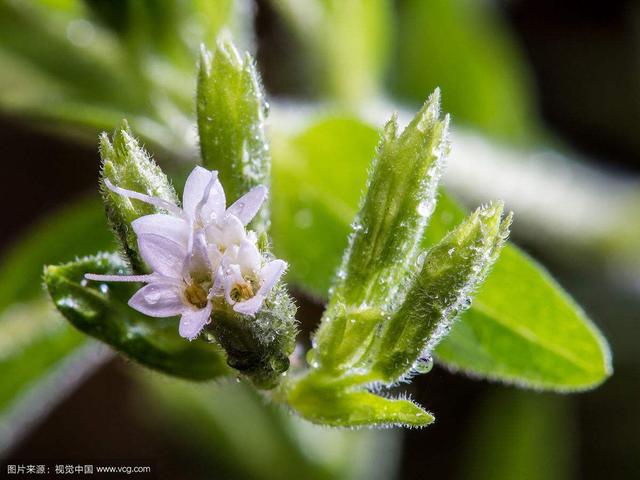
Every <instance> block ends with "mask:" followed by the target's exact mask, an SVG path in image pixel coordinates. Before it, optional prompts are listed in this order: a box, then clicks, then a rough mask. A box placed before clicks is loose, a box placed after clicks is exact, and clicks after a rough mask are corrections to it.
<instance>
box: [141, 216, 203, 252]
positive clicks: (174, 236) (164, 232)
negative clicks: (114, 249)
mask: <svg viewBox="0 0 640 480" xmlns="http://www.w3.org/2000/svg"><path fill="white" fill-rule="evenodd" d="M131 226H132V227H133V231H134V232H136V235H138V236H140V235H148V234H152V235H159V236H161V237H165V238H167V239H169V240H172V241H173V242H175V243H178V244H180V245H184V246H185V248H186V246H187V242H188V240H189V230H190V229H191V227H190V225H189V223H188V222H187V221H186V220H184V219H182V218H178V217H175V216H173V215H164V214H162V213H155V214H152V215H144V216H142V217H139V218H136V219H135V220H134V221H133V222H131Z"/></svg>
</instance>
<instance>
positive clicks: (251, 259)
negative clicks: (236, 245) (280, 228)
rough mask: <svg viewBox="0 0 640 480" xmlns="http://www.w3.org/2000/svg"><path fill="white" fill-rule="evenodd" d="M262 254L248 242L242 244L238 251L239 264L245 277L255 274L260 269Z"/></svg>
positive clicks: (244, 241)
mask: <svg viewBox="0 0 640 480" xmlns="http://www.w3.org/2000/svg"><path fill="white" fill-rule="evenodd" d="M260 261H261V258H260V252H259V251H258V247H256V246H255V245H254V244H253V243H251V242H250V241H248V240H246V239H245V240H243V241H242V242H240V249H239V250H238V256H237V262H238V265H240V270H242V274H243V275H250V274H254V273H255V272H257V271H258V269H259V268H260Z"/></svg>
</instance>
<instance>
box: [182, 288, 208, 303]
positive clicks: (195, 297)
mask: <svg viewBox="0 0 640 480" xmlns="http://www.w3.org/2000/svg"><path fill="white" fill-rule="evenodd" d="M184 296H185V298H186V300H187V302H189V303H190V304H191V305H193V306H194V307H197V308H204V307H206V306H207V302H208V299H207V290H206V289H205V288H204V287H203V286H202V285H201V284H200V283H196V282H193V283H190V284H189V285H188V286H187V288H185V289H184Z"/></svg>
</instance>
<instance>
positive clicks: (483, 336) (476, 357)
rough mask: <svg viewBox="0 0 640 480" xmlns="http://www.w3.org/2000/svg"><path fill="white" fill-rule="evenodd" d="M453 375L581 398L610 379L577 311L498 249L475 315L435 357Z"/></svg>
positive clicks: (546, 278) (541, 277) (540, 274)
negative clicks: (458, 372)
mask: <svg viewBox="0 0 640 480" xmlns="http://www.w3.org/2000/svg"><path fill="white" fill-rule="evenodd" d="M436 355H437V357H438V359H439V361H440V362H442V363H444V364H445V365H447V366H449V367H450V368H452V369H454V370H462V371H465V372H469V373H472V374H473V375H480V376H483V377H487V378H491V379H496V380H501V381H504V382H508V383H515V384H518V385H524V386H529V387H534V388H541V389H551V390H561V391H570V390H584V389H588V388H593V387H595V386H596V385H598V384H600V383H602V382H603V381H604V380H605V379H606V378H607V377H608V376H610V375H611V373H612V371H613V370H612V366H611V353H610V352H609V347H608V345H607V343H606V341H605V339H604V338H603V337H602V334H601V333H600V332H599V331H598V329H597V328H596V327H595V326H594V325H593V323H592V322H591V321H590V320H589V318H588V317H587V316H586V315H585V313H584V312H583V311H582V309H581V308H580V307H579V306H578V305H576V304H575V302H574V301H573V300H572V299H571V298H570V297H569V296H568V295H567V294H566V293H565V292H564V291H563V290H562V288H561V287H560V286H559V285H558V284H557V283H556V282H555V281H554V280H553V278H551V276H550V275H549V274H548V273H547V272H546V271H545V270H544V269H543V268H542V267H541V266H540V265H538V264H537V263H536V262H534V261H533V260H531V259H530V258H528V257H527V256H526V255H524V254H523V253H522V252H520V251H518V250H517V249H516V248H515V247H514V246H508V247H507V248H505V249H504V251H503V254H502V256H501V257H500V259H499V260H498V261H497V262H496V265H495V267H494V269H493V271H492V273H491V275H489V277H488V278H487V281H486V283H485V285H483V287H482V288H481V289H480V291H479V292H478V295H477V296H476V298H475V299H474V302H473V307H472V308H471V309H470V310H469V311H467V312H466V313H465V314H464V316H463V317H462V319H461V321H460V322H458V323H457V324H456V325H454V327H453V329H452V330H451V334H450V335H449V336H448V337H447V339H446V341H444V342H442V343H441V344H440V346H439V347H438V348H437V349H436Z"/></svg>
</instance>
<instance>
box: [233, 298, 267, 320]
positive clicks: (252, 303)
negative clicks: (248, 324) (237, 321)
mask: <svg viewBox="0 0 640 480" xmlns="http://www.w3.org/2000/svg"><path fill="white" fill-rule="evenodd" d="M264 299H265V297H264V295H260V294H256V295H254V296H253V297H251V298H250V299H248V300H245V301H243V302H238V303H236V304H235V305H234V306H233V309H234V310H235V311H236V312H238V313H241V314H243V315H250V316H254V315H255V314H256V312H257V311H258V310H260V308H261V307H262V303H263V302H264Z"/></svg>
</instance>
